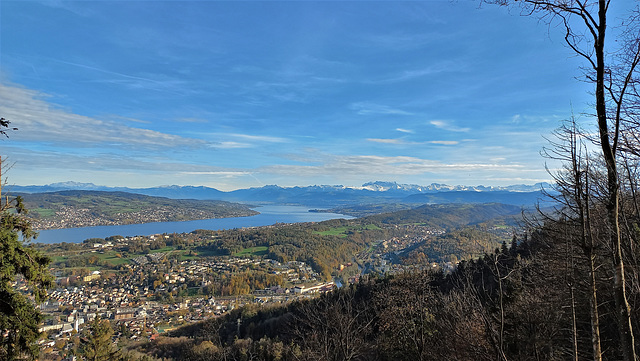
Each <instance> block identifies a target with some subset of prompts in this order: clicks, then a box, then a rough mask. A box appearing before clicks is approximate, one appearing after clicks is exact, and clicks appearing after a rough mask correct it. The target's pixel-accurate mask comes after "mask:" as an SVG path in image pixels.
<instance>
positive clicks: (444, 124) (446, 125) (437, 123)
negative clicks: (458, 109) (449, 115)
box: [429, 120, 471, 132]
mask: <svg viewBox="0 0 640 361" xmlns="http://www.w3.org/2000/svg"><path fill="white" fill-rule="evenodd" d="M429 124H431V125H433V126H434V127H436V128H438V129H443V130H447V131H450V132H468V131H469V130H471V128H462V127H458V126H456V125H453V124H451V122H449V121H444V120H432V121H430V122H429Z"/></svg>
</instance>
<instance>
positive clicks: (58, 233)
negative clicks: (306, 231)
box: [35, 206, 353, 243]
mask: <svg viewBox="0 0 640 361" xmlns="http://www.w3.org/2000/svg"><path fill="white" fill-rule="evenodd" d="M255 210H256V211H258V212H260V214H258V215H255V216H250V217H233V218H214V219H202V220H197V221H183V222H154V223H144V224H129V225H125V226H97V227H82V228H65V229H51V230H45V231H40V232H39V233H40V235H39V236H38V238H37V239H36V240H35V242H38V243H60V242H68V243H80V242H82V241H84V240H85V239H87V238H105V237H109V236H115V235H120V236H124V237H128V236H147V235H150V234H157V233H186V232H191V231H194V230H196V229H210V230H222V229H234V228H242V227H258V226H268V225H272V224H275V223H297V222H321V221H326V220H329V219H336V218H344V219H351V218H353V217H351V216H347V215H343V214H337V213H318V212H309V208H307V207H301V206H264V207H259V208H256V209H255Z"/></svg>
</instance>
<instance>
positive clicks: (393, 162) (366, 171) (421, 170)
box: [259, 155, 524, 176]
mask: <svg viewBox="0 0 640 361" xmlns="http://www.w3.org/2000/svg"><path fill="white" fill-rule="evenodd" d="M318 161H319V160H315V161H314V163H319V164H314V165H272V166H268V167H263V168H260V169H259V171H260V172H262V173H274V174H281V175H291V176H323V175H327V174H336V175H337V174H351V175H372V176H373V175H378V176H379V175H419V174H426V173H442V172H449V171H467V172H471V171H501V172H504V171H518V170H522V169H523V168H524V166H522V165H520V164H498V163H445V162H441V161H436V160H430V159H421V158H417V157H407V156H396V157H385V156H376V155H350V156H335V155H333V156H326V157H325V158H324V159H322V160H320V162H318Z"/></svg>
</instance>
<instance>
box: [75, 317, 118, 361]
mask: <svg viewBox="0 0 640 361" xmlns="http://www.w3.org/2000/svg"><path fill="white" fill-rule="evenodd" d="M111 336H113V328H111V324H110V323H109V320H103V319H101V318H100V317H96V318H95V319H94V320H93V321H91V323H89V325H88V327H87V328H86V329H85V332H84V337H82V338H81V339H80V354H81V355H82V356H84V358H85V359H86V360H88V361H109V360H113V359H115V358H116V355H117V354H118V350H117V349H114V347H113V342H112V340H111Z"/></svg>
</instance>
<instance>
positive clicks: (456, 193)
mask: <svg viewBox="0 0 640 361" xmlns="http://www.w3.org/2000/svg"><path fill="white" fill-rule="evenodd" d="M549 187H550V185H549V184H547V183H537V184H534V185H512V186H505V187H494V186H473V187H472V186H450V185H446V184H439V183H432V184H430V185H426V186H421V185H416V184H400V183H396V182H383V181H376V182H368V183H365V184H363V185H362V186H361V187H346V186H342V185H313V186H304V187H300V186H296V187H280V186H277V185H267V186H263V187H257V188H247V189H238V190H234V191H230V192H224V191H220V190H218V189H215V188H210V187H205V186H177V185H171V186H160V187H151V188H128V187H107V186H98V185H95V184H93V183H78V182H62V183H53V184H49V185H43V186H35V185H32V186H18V185H12V186H6V187H5V189H6V190H8V192H10V193H45V192H58V191H64V190H90V191H106V192H128V193H134V194H144V195H149V196H156V197H167V198H173V199H200V200H205V199H206V200H224V201H230V202H245V203H254V204H258V203H271V204H291V205H304V206H311V207H335V206H340V205H350V204H363V203H409V204H425V203H491V202H496V203H504V204H513V205H519V206H522V205H526V206H529V205H533V204H535V203H536V202H537V201H538V200H539V199H540V198H542V192H541V190H542V189H549Z"/></svg>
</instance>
